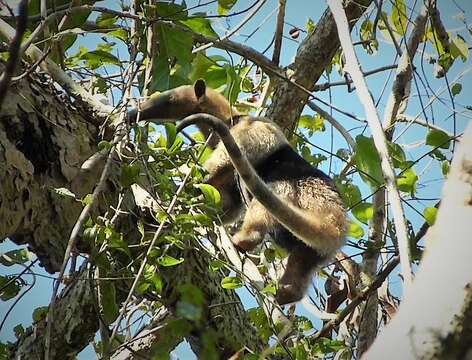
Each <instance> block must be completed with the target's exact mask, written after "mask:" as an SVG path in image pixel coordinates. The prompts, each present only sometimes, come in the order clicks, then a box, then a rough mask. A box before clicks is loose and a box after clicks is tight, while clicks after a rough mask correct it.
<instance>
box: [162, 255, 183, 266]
mask: <svg viewBox="0 0 472 360" xmlns="http://www.w3.org/2000/svg"><path fill="white" fill-rule="evenodd" d="M183 262H184V258H180V259H176V258H174V257H172V256H170V255H164V256H161V257H160V258H158V259H157V263H158V264H159V265H161V266H166V267H168V266H176V265H179V264H181V263H183Z"/></svg>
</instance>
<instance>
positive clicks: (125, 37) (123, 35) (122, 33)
mask: <svg viewBox="0 0 472 360" xmlns="http://www.w3.org/2000/svg"><path fill="white" fill-rule="evenodd" d="M106 35H107V36H112V37H115V38H117V39H120V40H121V41H123V42H124V43H128V41H129V33H128V31H126V30H125V29H116V30H112V31H109V32H107V34H106Z"/></svg>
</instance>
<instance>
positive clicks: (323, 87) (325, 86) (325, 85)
mask: <svg viewBox="0 0 472 360" xmlns="http://www.w3.org/2000/svg"><path fill="white" fill-rule="evenodd" d="M396 68H397V65H396V64H393V65H386V66H382V67H379V68H377V69H373V70H369V71H365V72H363V74H364V76H369V75H374V74H377V73H379V72H382V71H386V70H392V69H396ZM351 83H352V79H349V80H348V81H346V80H343V81H336V82H325V83H323V84H318V85H315V87H314V88H313V91H324V90H327V89H329V88H330V87H333V86H342V85H348V84H351Z"/></svg>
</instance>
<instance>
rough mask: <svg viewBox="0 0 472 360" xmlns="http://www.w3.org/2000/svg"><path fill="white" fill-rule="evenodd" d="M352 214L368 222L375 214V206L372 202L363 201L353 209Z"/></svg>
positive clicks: (362, 221) (365, 222)
mask: <svg viewBox="0 0 472 360" xmlns="http://www.w3.org/2000/svg"><path fill="white" fill-rule="evenodd" d="M352 215H354V217H355V218H356V219H357V220H359V221H360V222H361V223H364V224H367V223H368V222H369V220H370V219H372V216H373V215H374V208H373V207H372V204H371V203H361V204H359V205H357V206H355V207H354V208H353V209H352Z"/></svg>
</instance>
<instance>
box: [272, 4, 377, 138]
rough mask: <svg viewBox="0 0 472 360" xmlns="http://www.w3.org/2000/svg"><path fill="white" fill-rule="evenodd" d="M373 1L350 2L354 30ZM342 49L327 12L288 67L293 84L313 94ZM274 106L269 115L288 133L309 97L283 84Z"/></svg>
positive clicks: (273, 100) (350, 19)
mask: <svg viewBox="0 0 472 360" xmlns="http://www.w3.org/2000/svg"><path fill="white" fill-rule="evenodd" d="M371 2H372V0H355V1H353V0H350V1H347V2H346V5H345V10H346V14H347V16H348V19H349V23H350V27H351V28H352V27H353V26H354V24H355V23H356V21H357V20H358V19H359V17H360V16H361V15H362V14H363V12H364V11H365V10H366V9H367V7H368V6H369V5H370V3H371ZM338 49H339V41H338V35H337V29H336V24H335V22H334V20H333V17H332V15H331V12H330V11H329V10H328V9H327V10H326V11H325V12H324V14H323V15H322V17H321V19H320V20H319V21H318V23H317V24H316V28H315V30H314V32H313V33H311V34H309V35H308V36H307V37H306V38H305V39H304V40H303V42H302V43H301V44H300V46H299V48H298V50H297V55H296V56H295V60H294V62H293V63H292V64H291V65H290V66H289V68H290V70H291V74H290V76H289V78H290V80H291V81H292V82H295V83H297V84H299V85H300V86H302V87H304V88H306V89H308V90H309V91H313V89H314V86H315V83H316V82H317V81H318V79H319V78H320V76H321V75H322V73H323V71H324V70H325V68H326V66H327V65H329V64H330V63H331V60H332V58H333V56H334V54H335V52H336V51H337V50H338ZM275 89H276V90H275V93H274V95H273V98H272V103H271V105H270V106H269V108H268V110H267V113H266V115H267V116H268V117H269V118H271V119H273V120H274V121H275V122H276V123H277V124H279V125H280V126H281V127H282V128H285V129H287V130H288V131H287V132H286V133H288V132H290V131H291V130H293V127H294V125H295V123H296V121H297V120H298V118H299V117H300V114H301V112H302V109H303V107H304V106H305V103H306V100H307V99H308V96H309V95H308V94H307V93H304V92H302V91H300V90H299V89H296V88H294V87H293V86H292V85H291V84H290V83H287V82H285V81H282V82H280V84H278V85H277V86H276V87H275Z"/></svg>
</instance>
